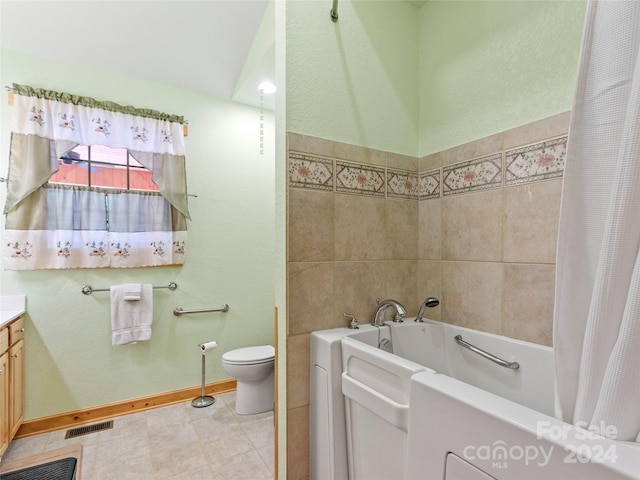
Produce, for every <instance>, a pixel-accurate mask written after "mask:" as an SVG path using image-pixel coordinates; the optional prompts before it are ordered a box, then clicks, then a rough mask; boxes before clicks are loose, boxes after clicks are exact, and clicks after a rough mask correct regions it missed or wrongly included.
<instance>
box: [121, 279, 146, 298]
mask: <svg viewBox="0 0 640 480" xmlns="http://www.w3.org/2000/svg"><path fill="white" fill-rule="evenodd" d="M123 294H124V299H125V300H129V301H132V300H140V295H142V284H141V283H125V284H124V285H123Z"/></svg>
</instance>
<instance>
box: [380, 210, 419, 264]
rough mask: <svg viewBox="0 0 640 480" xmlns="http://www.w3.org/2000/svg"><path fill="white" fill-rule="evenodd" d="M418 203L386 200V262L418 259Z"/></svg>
mask: <svg viewBox="0 0 640 480" xmlns="http://www.w3.org/2000/svg"><path fill="white" fill-rule="evenodd" d="M417 225H418V202H417V201H415V200H392V199H387V232H386V233H387V254H386V257H387V260H410V259H417V258H418V232H417V230H416V226H417Z"/></svg>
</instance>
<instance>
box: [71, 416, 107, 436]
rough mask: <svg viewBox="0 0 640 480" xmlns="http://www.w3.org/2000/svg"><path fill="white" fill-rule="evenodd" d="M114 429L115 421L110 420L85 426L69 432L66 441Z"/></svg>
mask: <svg viewBox="0 0 640 480" xmlns="http://www.w3.org/2000/svg"><path fill="white" fill-rule="evenodd" d="M110 428H113V420H109V421H107V422H101V423H94V424H93V425H85V426H84V427H78V428H71V429H69V430H67V434H66V435H65V436H64V438H65V440H66V439H67V438H75V437H79V436H80V435H87V434H89V433H94V432H99V431H101V430H109V429H110Z"/></svg>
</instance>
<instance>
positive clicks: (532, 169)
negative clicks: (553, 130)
mask: <svg viewBox="0 0 640 480" xmlns="http://www.w3.org/2000/svg"><path fill="white" fill-rule="evenodd" d="M567 138H568V137H567V136H564V137H560V138H556V139H554V140H548V141H546V142H540V143H536V144H533V145H529V146H527V147H522V148H516V149H513V150H507V151H506V153H505V174H506V178H505V185H506V186H511V185H519V184H522V183H531V182H537V181H539V180H547V179H549V178H556V177H561V176H562V174H563V172H564V162H565V159H566V157H567Z"/></svg>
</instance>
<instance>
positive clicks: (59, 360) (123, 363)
mask: <svg viewBox="0 0 640 480" xmlns="http://www.w3.org/2000/svg"><path fill="white" fill-rule="evenodd" d="M1 53H2V57H1V67H2V69H1V72H0V80H1V84H2V85H11V83H12V82H16V83H22V84H27V85H32V86H34V87H42V88H47V89H51V90H58V91H66V92H72V93H77V94H80V95H87V96H92V97H94V98H97V99H102V100H111V101H115V102H117V103H120V104H127V105H129V104H130V105H134V106H137V107H145V108H153V109H156V110H160V111H164V112H168V113H174V114H180V115H183V116H184V117H185V119H188V120H189V122H190V124H189V136H188V137H187V138H186V151H187V174H188V178H187V183H188V185H189V191H190V193H193V194H196V195H197V196H198V197H197V198H190V201H189V207H190V211H191V217H192V221H191V222H190V223H189V225H188V229H189V239H188V252H187V257H186V263H185V265H184V266H183V267H159V268H134V269H114V270H110V269H100V270H91V269H80V270H56V271H52V270H49V271H32V272H11V271H4V270H2V271H0V284H1V290H0V294H2V295H9V294H26V295H27V311H28V317H27V332H26V348H27V354H26V355H27V356H26V418H27V419H30V418H38V417H41V416H46V415H52V414H56V413H61V412H67V411H72V410H75V409H79V408H86V407H90V406H95V405H102V404H107V403H111V402H116V401H120V400H125V399H131V398H137V397H141V396H146V395H151V394H154V393H159V392H166V391H171V390H175V389H180V388H186V387H191V386H195V385H199V383H200V357H201V354H200V352H199V350H198V348H197V345H198V343H200V342H203V341H208V340H216V341H217V342H218V346H219V347H218V349H217V350H215V351H213V352H210V353H211V354H210V355H209V354H208V355H207V381H208V382H212V381H216V380H220V379H223V378H226V377H227V376H226V374H225V373H224V371H223V370H222V365H221V361H220V360H221V359H220V357H221V355H222V353H223V352H224V351H227V350H230V349H233V348H238V347H242V346H248V345H259V344H266V343H272V342H273V305H274V260H273V257H274V254H273V252H274V190H275V187H274V183H275V180H274V176H275V173H274V116H273V113H272V112H264V126H265V133H264V137H265V154H264V155H260V153H259V151H260V150H259V148H260V147H259V143H260V111H259V110H258V109H255V108H251V107H245V106H242V105H240V104H235V103H232V102H228V101H224V100H221V99H217V98H214V97H210V96H206V95H202V94H199V93H195V92H190V91H185V90H180V89H176V88H172V87H168V86H165V85H159V84H154V83H150V82H144V81H140V80H136V79H132V78H127V77H123V76H118V75H113V74H110V73H108V72H105V71H98V70H90V69H86V68H80V67H78V66H75V65H68V64H63V63H58V62H53V61H48V60H44V59H41V58H35V57H30V56H26V55H22V54H17V53H14V52H8V51H2V52H1ZM0 117H1V127H2V129H1V133H0V176H6V172H7V166H8V149H9V138H10V120H11V108H9V107H7V106H6V98H5V99H4V100H3V101H2V102H0ZM3 185H4V184H2V183H0V189H1V190H2V195H1V197H2V200H1V201H2V204H1V205H0V208H2V207H3V206H4V198H5V194H6V189H5V187H4V186H3ZM0 228H1V229H3V228H4V222H2V227H0ZM1 234H2V232H1V231H0V236H1ZM171 280H173V281H175V282H177V283H178V290H176V291H175V292H170V291H169V290H155V292H154V320H153V334H152V338H151V341H149V342H141V343H139V344H137V345H127V346H119V347H112V346H111V331H110V313H109V311H110V308H109V293H108V292H102V293H100V292H96V293H94V294H93V295H90V296H85V295H82V294H81V293H80V289H81V287H82V286H83V285H84V284H91V285H93V286H94V287H95V288H100V287H103V288H108V287H109V286H110V285H114V284H120V283H126V282H142V283H153V284H155V285H166V284H168V282H169V281H171ZM222 303H228V304H229V305H230V311H229V312H228V313H214V314H201V315H190V316H183V317H175V316H173V314H172V312H173V309H174V308H175V307H177V306H181V307H183V308H185V309H187V308H203V307H212V306H216V305H220V304H222Z"/></svg>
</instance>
